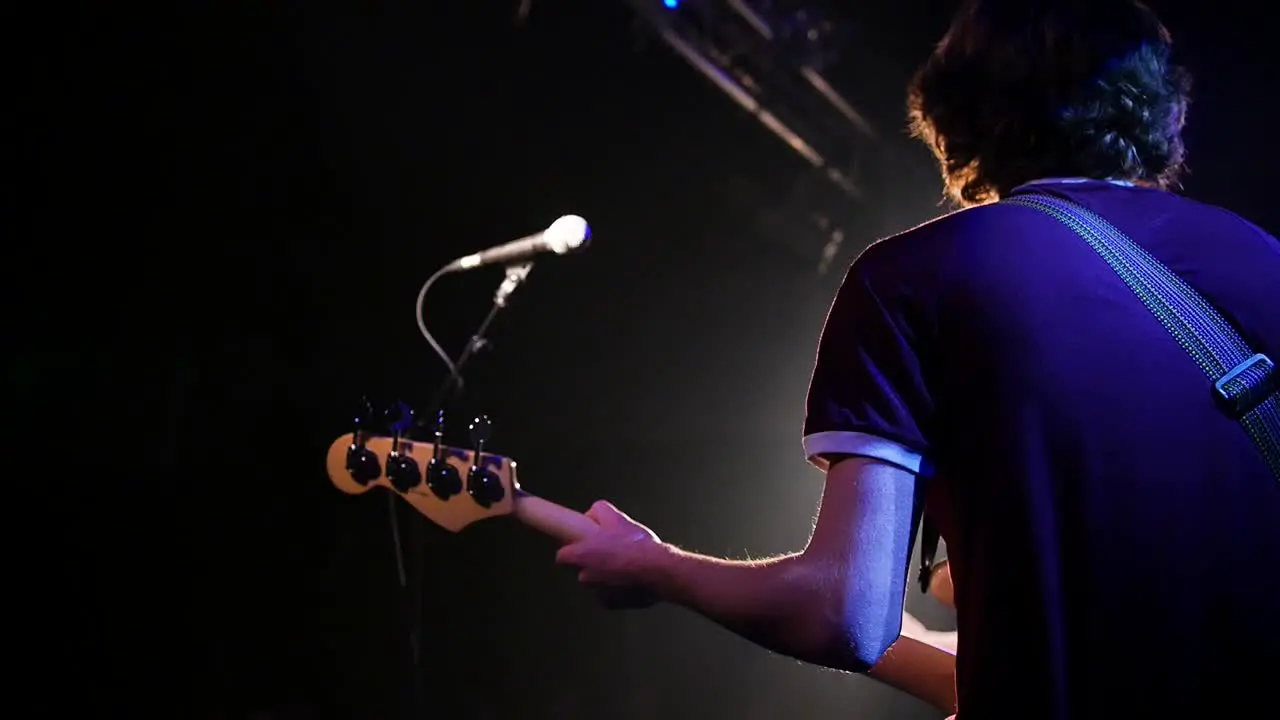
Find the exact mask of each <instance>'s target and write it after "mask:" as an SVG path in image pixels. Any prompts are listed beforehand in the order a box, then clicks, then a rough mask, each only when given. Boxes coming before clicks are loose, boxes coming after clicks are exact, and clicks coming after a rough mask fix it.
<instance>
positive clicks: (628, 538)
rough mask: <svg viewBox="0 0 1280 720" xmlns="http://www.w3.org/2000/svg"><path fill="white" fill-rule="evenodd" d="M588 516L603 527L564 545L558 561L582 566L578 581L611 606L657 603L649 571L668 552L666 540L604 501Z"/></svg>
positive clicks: (558, 554) (594, 506) (595, 506)
mask: <svg viewBox="0 0 1280 720" xmlns="http://www.w3.org/2000/svg"><path fill="white" fill-rule="evenodd" d="M586 515H587V517H589V518H591V519H592V520H594V521H595V522H596V523H597V524H598V525H599V526H600V527H599V529H598V530H597V531H596V532H595V533H594V534H593V535H591V536H590V537H587V538H585V539H582V540H578V541H577V542H572V543H569V544H568V545H565V546H564V547H562V548H560V551H559V552H557V553H556V562H557V563H559V564H561V565H568V566H571V567H576V568H578V581H579V582H581V583H582V584H584V585H587V586H589V587H591V588H593V589H594V590H596V592H597V593H599V595H600V597H601V599H602V600H603V601H604V603H605V604H606V605H608V606H609V607H614V608H641V607H648V606H650V605H653V604H654V603H655V602H656V601H657V596H656V594H655V593H654V592H653V590H652V588H651V587H650V584H649V576H648V571H649V570H650V569H651V568H652V567H653V560H654V559H655V558H656V557H657V556H658V555H661V554H662V553H663V552H664V549H663V545H662V541H661V540H659V539H658V536H657V535H656V534H655V533H654V532H653V531H652V530H650V529H649V528H647V527H645V526H644V525H641V524H640V523H638V522H636V521H635V520H632V519H631V518H630V517H628V516H627V515H626V513H623V512H622V511H621V510H619V509H618V508H616V507H614V506H613V505H612V504H611V503H608V502H605V501H603V500H601V501H598V502H596V503H595V504H594V505H592V506H591V509H590V510H588V511H587V513H586Z"/></svg>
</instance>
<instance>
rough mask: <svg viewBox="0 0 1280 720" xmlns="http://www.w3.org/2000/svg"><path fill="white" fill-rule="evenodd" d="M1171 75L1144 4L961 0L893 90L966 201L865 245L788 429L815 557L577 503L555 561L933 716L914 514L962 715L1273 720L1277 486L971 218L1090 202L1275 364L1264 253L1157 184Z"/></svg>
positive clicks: (1076, 270)
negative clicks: (933, 563)
mask: <svg viewBox="0 0 1280 720" xmlns="http://www.w3.org/2000/svg"><path fill="white" fill-rule="evenodd" d="M1188 89H1189V81H1188V79H1187V77H1186V76H1185V75H1184V74H1183V72H1182V71H1181V70H1180V69H1178V68H1177V67H1175V66H1174V65H1172V64H1171V61H1170V40H1169V37H1168V35H1167V33H1166V31H1165V30H1164V28H1163V27H1162V26H1161V25H1160V23H1159V22H1158V20H1157V19H1156V18H1155V16H1154V15H1153V14H1152V13H1151V12H1150V11H1149V10H1148V9H1147V8H1146V7H1145V6H1143V5H1141V4H1139V3H1136V2H1129V1H1128V0H1108V1H1107V2H1101V1H1094V0H1078V1H1077V2H1060V3H1049V2H1036V1H1032V2H1012V1H1010V2H994V1H986V2H983V1H979V2H970V3H968V4H966V5H965V6H964V8H963V9H962V10H961V11H960V13H959V14H958V16H957V18H956V20H955V22H954V24H953V26H952V28H951V30H950V31H949V33H948V35H947V36H946V37H945V38H944V40H943V41H942V43H941V44H940V45H939V46H938V48H937V49H936V51H935V52H934V53H933V55H932V56H931V57H930V59H929V60H928V62H927V63H926V64H925V65H924V66H923V67H922V68H921V70H920V71H919V73H918V74H917V76H916V78H915V80H914V81H913V84H912V87H911V91H910V115H911V119H912V123H913V128H914V130H915V133H916V135H917V136H918V137H920V138H922V139H923V140H924V141H925V142H926V143H927V144H928V145H929V146H930V148H931V149H932V150H933V151H934V153H935V154H936V156H937V158H938V160H939V162H940V165H941V168H942V174H943V178H944V181H945V184H946V189H947V192H948V194H949V195H950V196H951V197H952V198H953V199H955V200H956V201H958V202H959V203H960V204H961V205H962V206H966V209H963V210H961V211H959V212H956V213H953V214H950V215H948V216H946V217H943V218H941V219H939V220H936V221H934V222H931V223H929V224H926V225H923V226H921V227H917V228H915V229H913V230H910V231H908V232H906V233H903V234H901V235H899V236H897V237H893V238H890V239H888V240H885V241H883V242H880V243H877V244H875V245H873V246H872V247H870V248H869V249H868V250H866V251H865V252H864V253H863V254H862V255H861V257H859V258H858V259H857V261H856V262H855V263H854V265H853V267H852V268H851V269H850V270H849V272H848V274H847V276H846V278H845V281H844V284H843V286H842V287H841V289H840V292H839V294H838V295H837V296H836V298H835V301H834V303H833V304H832V307H831V310H830V313H829V315H828V317H827V322H826V327H825V329H824V330H823V333H822V338H821V341H820V343H819V347H818V354H817V362H816V365H815V368H814V371H813V378H812V381H811V385H810V388H809V395H808V403H807V415H806V418H805V427H804V447H805V451H806V454H807V456H808V458H809V460H810V461H811V462H813V464H815V465H817V466H818V467H819V468H820V469H822V470H823V471H825V473H826V483H825V486H824V490H823V498H822V504H821V508H820V510H819V513H818V519H817V522H816V525H815V528H814V531H813V535H812V538H811V540H810V542H809V544H808V546H807V547H806V548H805V549H804V550H803V551H801V552H797V553H795V554H792V555H787V556H783V557H778V558H773V559H770V560H765V561H752V562H733V561H728V560H720V559H716V558H708V557H702V556H698V555H694V554H691V553H687V552H684V551H682V550H679V549H677V548H674V547H671V546H669V545H665V544H663V543H661V542H660V541H659V540H658V539H657V537H656V536H655V535H654V534H653V533H652V532H650V531H649V530H647V529H646V528H644V527H643V526H642V525H640V524H638V523H636V522H634V521H632V520H630V519H629V518H627V517H626V516H625V515H623V514H622V513H620V512H619V511H617V510H616V509H615V508H613V507H612V506H610V505H608V504H604V503H598V504H597V505H596V506H595V507H594V508H593V509H592V512H591V515H592V516H593V517H594V518H595V519H596V520H597V522H598V523H599V525H600V530H599V532H597V533H596V534H595V535H594V536H593V537H590V538H588V539H586V540H583V541H581V542H578V543H574V544H570V545H567V546H566V547H564V548H562V550H561V551H560V554H559V556H558V558H559V560H560V561H561V562H563V563H566V564H569V565H571V566H575V567H577V568H580V577H581V580H582V582H584V583H587V584H590V585H593V586H598V587H601V588H603V589H606V590H609V591H610V592H611V593H615V594H616V593H623V594H625V595H627V596H628V597H629V598H630V599H632V600H638V601H639V602H647V601H653V600H662V601H668V602H674V603H679V604H682V605H684V606H687V607H688V608H691V609H692V610H695V611H697V612H699V613H701V614H703V615H705V616H707V617H708V618H710V619H712V620H714V621H716V622H718V623H720V624H722V625H724V626H725V627H727V628H729V629H731V630H733V631H735V632H737V633H739V634H741V635H742V636H743V637H746V638H748V639H750V640H752V641H754V642H756V643H759V644H760V645H763V646H765V647H767V648H770V649H772V650H775V651H777V652H781V653H786V654H788V655H792V656H794V657H797V658H800V659H802V660H806V661H809V662H813V663H818V664H822V665H827V666H830V667H835V668H841V669H845V670H849V671H853V672H870V673H871V674H872V675H873V676H876V675H879V676H882V677H884V676H886V675H888V676H889V678H888V679H890V681H893V682H895V684H898V685H899V686H900V687H902V686H904V683H903V682H902V680H903V677H904V676H903V673H904V672H906V673H907V674H910V673H920V674H922V675H928V676H930V677H931V678H933V680H932V681H931V682H932V683H934V684H932V685H926V686H923V687H913V688H909V689H911V690H912V692H915V693H916V694H919V695H921V696H925V697H928V698H929V699H930V700H931V701H932V702H934V703H935V704H937V705H939V706H940V707H946V701H945V700H943V701H939V700H938V694H937V693H938V689H937V686H936V682H937V680H938V678H949V674H947V673H946V672H942V671H939V668H938V666H937V663H938V659H939V657H940V656H941V657H949V656H946V655H943V654H941V653H933V654H929V653H928V652H924V651H922V650H921V647H920V646H918V644H912V643H911V642H909V641H906V640H900V638H899V636H900V629H901V622H902V615H903V613H902V607H903V598H904V593H905V591H906V586H907V568H908V560H909V555H910V551H911V547H912V531H913V528H914V527H915V526H916V525H915V524H916V522H917V520H918V518H919V517H920V513H921V512H922V510H923V509H925V507H926V506H927V511H928V514H929V516H930V517H931V518H932V519H933V520H935V521H936V523H937V525H938V527H939V528H940V530H941V532H942V535H943V537H944V538H945V539H946V541H947V550H948V556H949V562H950V570H951V579H952V580H953V581H954V593H955V606H956V611H957V621H958V628H959V638H960V647H959V653H958V655H957V656H956V666H955V670H956V672H955V686H956V696H955V697H956V698H957V699H958V707H959V717H960V718H961V720H977V719H980V718H1004V717H1025V718H1036V719H1037V720H1060V719H1067V718H1071V719H1079V718H1089V719H1090V720H1097V719H1103V718H1148V717H1175V716H1177V717H1184V716H1187V713H1188V712H1194V707H1196V706H1197V705H1198V704H1199V703H1200V702H1202V701H1209V700H1211V699H1216V697H1215V696H1221V698H1222V701H1224V702H1230V703H1231V704H1232V705H1233V706H1235V705H1239V706H1240V708H1241V709H1252V708H1254V707H1257V708H1263V707H1266V706H1268V705H1270V704H1273V703H1268V702H1267V701H1269V700H1273V697H1274V692H1275V691H1274V689H1273V687H1272V686H1271V684H1270V683H1268V682H1266V681H1265V680H1264V681H1262V682H1255V681H1254V680H1253V679H1252V678H1251V675H1252V674H1253V673H1260V674H1263V673H1266V672H1267V671H1268V670H1275V669H1276V668H1277V667H1280V652H1278V650H1280V627H1278V626H1277V624H1276V622H1275V621H1274V620H1273V619H1271V618H1270V617H1269V615H1268V614H1269V613H1274V612H1275V611H1276V609H1277V607H1280V599H1278V598H1280V587H1277V585H1278V581H1277V577H1278V576H1277V574H1276V573H1274V572H1273V571H1272V570H1271V569H1270V568H1271V566H1272V564H1273V563H1274V562H1275V560H1276V558H1278V557H1280V483H1277V481H1276V479H1275V478H1274V477H1272V475H1271V473H1270V471H1269V470H1268V467H1267V465H1266V464H1265V462H1264V460H1263V457H1262V455H1261V453H1260V452H1259V451H1258V449H1257V447H1256V446H1254V445H1253V444H1252V442H1251V441H1250V438H1249V436H1248V434H1247V433H1246V432H1245V431H1244V430H1243V429H1242V428H1241V427H1240V425H1239V423H1238V422H1237V421H1235V420H1233V419H1231V418H1229V417H1227V416H1226V415H1225V414H1224V413H1222V412H1220V411H1219V410H1218V409H1217V408H1216V407H1215V405H1214V403H1213V402H1212V400H1211V397H1210V395H1211V392H1210V388H1209V387H1208V384H1207V383H1206V379H1205V377H1204V376H1203V374H1202V372H1201V370H1200V369H1199V368H1198V367H1197V366H1196V365H1195V363H1194V362H1193V361H1192V360H1191V359H1190V358H1189V357H1188V355H1187V354H1186V353H1185V352H1184V350H1183V349H1182V348H1181V347H1180V346H1179V345H1178V344H1177V342H1175V341H1174V340H1173V338H1172V336H1171V335H1170V334H1169V333H1168V332H1167V331H1166V330H1165V328H1163V327H1162V326H1161V324H1160V322H1159V321H1158V320H1157V319H1156V318H1155V316H1153V314H1152V313H1151V312H1150V311H1148V310H1147V308H1146V307H1144V305H1143V304H1142V302H1141V301H1140V300H1139V299H1138V298H1137V297H1136V296H1135V295H1134V294H1133V292H1132V291H1130V290H1129V289H1128V287H1127V286H1126V285H1125V284H1124V283H1123V282H1122V280H1121V279H1120V278H1119V277H1118V276H1117V274H1116V273H1115V272H1114V271H1113V270H1112V269H1111V268H1110V267H1109V266H1108V265H1107V264H1106V263H1105V262H1104V261H1102V259H1101V258H1100V257H1099V256H1098V255H1097V253H1096V252H1095V251H1094V250H1092V249H1091V248H1090V247H1089V246H1088V245H1087V244H1086V243H1085V242H1084V241H1083V240H1082V239H1081V238H1080V237H1079V236H1077V235H1076V234H1075V233H1073V232H1072V231H1071V230H1069V229H1068V228H1067V227H1066V226H1064V225H1062V224H1060V223H1058V221H1056V220H1054V219H1052V218H1051V217H1049V216H1047V215H1044V214H1041V213H1039V212H1038V211H1035V210H1033V209H1030V208H1026V207H1019V206H1016V205H1013V204H1004V203H994V202H993V201H996V200H999V199H1001V198H1007V197H1011V196H1017V195H1019V194H1023V193H1029V192H1037V193H1048V194H1052V195H1055V196H1058V197H1061V198H1066V199H1069V200H1072V201H1075V202H1077V203H1079V204H1081V205H1084V206H1085V207H1087V208H1089V209H1091V210H1093V211H1094V212H1096V213H1098V214H1100V215H1101V216H1103V217H1104V218H1106V219H1108V220H1110V222H1111V223H1113V224H1114V225H1116V226H1117V227H1119V229H1120V230H1122V231H1123V232H1125V233H1126V234H1128V235H1129V236H1130V237H1131V238H1132V239H1133V240H1134V241H1135V242H1136V243H1138V244H1139V245H1141V246H1142V247H1144V248H1145V249H1146V250H1147V251H1148V252H1150V253H1151V254H1152V255H1153V256H1154V257H1155V258H1156V259H1158V260H1159V261H1161V262H1162V263H1164V264H1165V265H1167V266H1168V267H1170V268H1171V269H1172V270H1173V271H1174V272H1176V273H1177V274H1178V275H1180V276H1181V277H1183V278H1184V279H1185V280H1186V281H1187V282H1188V283H1190V284H1191V285H1192V286H1193V287H1194V288H1195V289H1196V290H1197V291H1198V292H1199V293H1201V294H1202V295H1203V296H1204V297H1205V298H1206V299H1207V300H1208V301H1209V302H1210V303H1212V304H1213V305H1214V306H1216V307H1217V308H1218V309H1219V310H1220V311H1221V312H1222V314H1223V315H1224V317H1226V318H1228V319H1229V321H1230V322H1231V323H1232V324H1233V325H1234V326H1235V327H1236V329H1237V330H1238V331H1239V333H1240V334H1241V336H1242V337H1243V338H1244V339H1245V340H1246V341H1247V342H1248V344H1249V345H1250V346H1251V347H1252V348H1253V349H1254V350H1255V351H1256V352H1260V353H1266V354H1267V355H1269V356H1270V357H1272V358H1280V244H1277V242H1276V240H1275V239H1274V238H1272V237H1270V236H1269V235H1267V234H1266V233H1264V232H1263V231H1262V230H1260V229H1258V228H1257V227H1255V226H1253V225H1251V224H1249V223H1248V222H1246V221H1245V220H1242V219H1241V218H1239V217H1237V216H1235V215H1233V214H1231V213H1230V212H1228V211H1226V210H1222V209H1219V208H1216V207H1210V206H1206V205H1202V204H1199V203H1196V202H1193V201H1190V200H1187V199H1184V198H1181V197H1178V196H1177V195H1175V194H1173V193H1172V192H1170V191H1169V190H1168V188H1170V187H1171V186H1172V185H1173V184H1174V183H1175V181H1176V179H1177V177H1178V174H1179V172H1180V171H1181V169H1182V166H1183V155H1184V153H1183V144H1182V139H1181V129H1182V124H1183V120H1184V114H1185V110H1186V106H1187V94H1188ZM745 481H746V482H751V480H749V479H747V480H745ZM917 662H920V663H924V664H923V665H920V666H919V667H917V666H916V665H915V663H917ZM909 684H910V683H906V685H909ZM1209 712H1210V713H1211V714H1212V711H1209ZM1218 714H1231V713H1218Z"/></svg>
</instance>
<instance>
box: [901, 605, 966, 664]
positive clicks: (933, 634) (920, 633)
mask: <svg viewBox="0 0 1280 720" xmlns="http://www.w3.org/2000/svg"><path fill="white" fill-rule="evenodd" d="M902 637H909V638H911V639H913V640H917V641H919V642H922V643H924V644H926V645H932V646H933V647H936V648H939V649H941V650H945V651H947V652H948V653H951V654H952V655H955V654H956V647H957V646H958V643H957V642H956V638H957V633H956V632H955V631H951V632H946V631H943V630H930V629H929V628H926V627H925V626H924V623H922V622H920V621H919V620H917V619H916V618H915V616H913V615H912V614H911V613H907V612H904V613H903V614H902Z"/></svg>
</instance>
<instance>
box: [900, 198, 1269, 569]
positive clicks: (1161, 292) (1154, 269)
mask: <svg viewBox="0 0 1280 720" xmlns="http://www.w3.org/2000/svg"><path fill="white" fill-rule="evenodd" d="M1003 202H1006V203H1009V204H1012V205H1022V206H1024V207H1029V208H1032V209H1035V210H1039V211H1040V212H1043V213H1045V214H1046V215H1049V216H1050V217H1052V218H1054V219H1056V220H1058V221H1059V222H1061V223H1062V224H1064V225H1066V226H1067V227H1069V228H1071V230H1072V231H1074V232H1075V233H1076V234H1077V235H1079V236H1080V237H1081V238H1083V239H1084V241H1085V242H1087V243H1088V244H1089V247H1091V248H1093V249H1094V251H1095V252H1097V253H1098V255H1100V256H1101V257H1102V259H1103V260H1105V261H1106V263H1107V264H1108V265H1110V266H1111V269H1112V270H1114V271H1115V273H1116V274H1117V275H1119V276H1120V278H1121V279H1122V280H1124V282H1125V284H1126V285H1128V286H1129V289H1130V290H1132V291H1133V293H1134V294H1135V295H1137V296H1138V299H1140V300H1141V301H1142V303H1143V304H1144V305H1146V307H1147V309H1148V310H1150V311H1151V313H1152V314H1153V315H1155V316H1156V319H1157V320H1159V321H1160V324H1161V325H1163V326H1164V328H1165V330H1167V331H1168V332H1169V334H1170V335H1172V336H1173V338H1174V340H1176V341H1177V342H1178V344H1179V345H1181V346H1182V349H1183V350H1185V351H1186V353H1187V355H1189V356H1190V357H1191V360H1192V361H1194V362H1195V363H1196V365H1198V366H1199V367H1200V370H1201V371H1202V372H1203V373H1204V374H1205V377H1206V378H1207V380H1208V383H1207V386H1208V387H1207V390H1208V392H1206V395H1211V396H1212V397H1213V400H1214V402H1215V403H1216V404H1217V406H1218V408H1219V409H1220V410H1221V411H1222V412H1223V413H1224V414H1226V415H1227V416H1228V417H1230V418H1232V419H1233V420H1236V421H1238V422H1239V423H1240V425H1241V427H1242V428H1243V429H1244V432H1245V434H1247V435H1248V436H1249V438H1250V439H1251V440H1252V441H1253V443H1254V445H1255V446H1256V447H1257V448H1258V452H1259V453H1260V454H1261V455H1262V458H1263V460H1264V461H1265V462H1266V463H1267V467H1269V468H1270V470H1271V474H1272V475H1273V476H1275V479H1276V481H1277V482H1280V373H1277V371H1276V365H1275V363H1274V362H1273V361H1272V360H1271V358H1269V357H1267V356H1266V355H1264V354H1262V353H1257V352H1254V351H1253V350H1251V349H1250V348H1249V346H1248V345H1247V344H1246V343H1245V341H1244V340H1243V339H1242V338H1241V337H1240V334H1239V333H1238V332H1236V329H1235V328H1234V327H1232V326H1231V324H1230V323H1228V322H1227V321H1226V319H1224V318H1223V317H1222V314H1221V313H1219V312H1218V311H1217V309H1216V308H1214V307H1213V306H1212V305H1210V304H1209V302H1208V301H1206V300H1205V299H1204V298H1203V297H1201V295H1200V294H1199V293H1197V292H1196V291H1195V290H1194V289H1192V287H1191V286H1190V285H1188V284H1187V283H1186V282H1185V281H1184V280H1183V279H1182V278H1180V277H1178V276H1177V275H1176V274H1174V273H1173V272H1172V271H1171V270H1169V268H1167V267H1165V266H1164V264H1163V263H1161V262H1160V261H1159V260H1156V259H1155V258H1154V257H1152V256H1151V254H1150V253H1148V252H1147V251H1146V250H1144V249H1143V248H1142V247H1141V246H1139V245H1138V244H1137V243H1135V242H1133V240H1131V239H1130V238H1129V237H1128V236H1127V235H1125V234H1124V233H1123V232H1121V231H1120V230H1119V229H1118V228H1116V227H1115V226H1114V225H1112V224H1111V223H1110V222H1108V221H1107V220H1106V219H1105V218H1103V217H1101V216H1099V215H1098V214H1097V213H1095V212H1093V211H1091V210H1089V209H1088V208H1085V207H1083V206H1081V205H1079V204H1077V203H1074V202H1071V201H1069V200H1065V199H1062V198H1058V197H1054V196H1051V195H1044V194H1039V193H1032V194H1027V195H1018V196H1015V197H1012V198H1009V199H1007V200H1004V201H1003ZM937 548H938V533H937V529H936V527H934V525H933V523H932V522H931V521H930V520H929V518H928V517H927V516H926V517H925V518H924V519H923V520H922V522H921V571H920V582H921V585H922V587H923V589H924V591H925V592H928V590H929V580H930V576H931V575H932V572H933V556H934V555H935V554H936V552H937Z"/></svg>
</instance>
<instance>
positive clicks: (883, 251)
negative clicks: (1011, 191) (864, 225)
mask: <svg viewBox="0 0 1280 720" xmlns="http://www.w3.org/2000/svg"><path fill="white" fill-rule="evenodd" d="M1045 219H1046V218H1044V217H1042V216H1041V214H1040V213H1038V212H1037V211H1035V210H1032V209H1029V208H1026V207H1023V206H1020V205H1011V204H1008V203H990V204H987V205H978V206H975V207H971V208H965V209H963V210H956V211H954V212H950V213H947V214H946V215H943V216H941V217H938V218H934V219H933V220H929V221H927V222H924V223H921V224H920V225H917V226H915V227H913V228H910V229H908V230H904V231H903V232H900V233H898V234H896V235H891V236H889V237H887V238H884V239H882V240H878V241H876V242H874V243H872V244H871V245H870V246H868V247H867V248H866V249H865V250H863V251H862V253H861V254H859V255H858V257H857V258H856V259H855V260H854V262H853V267H852V269H851V273H853V274H856V275H860V276H862V277H864V278H867V279H874V278H876V277H880V276H889V277H892V278H894V279H895V280H903V281H905V280H907V279H908V278H910V277H927V278H932V279H934V280H937V279H938V275H939V273H940V272H942V271H943V270H948V271H949V270H954V269H956V268H959V267H962V266H964V265H966V264H968V263H971V262H972V261H973V258H974V257H976V256H980V255H981V254H982V248H984V247H989V246H992V245H993V244H1001V243H1007V242H1010V241H1013V240H1014V239H1016V238H1019V237H1022V236H1023V233H1024V232H1025V231H1026V229H1027V227H1028V225H1029V224H1034V223H1043V222H1044V221H1045Z"/></svg>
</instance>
